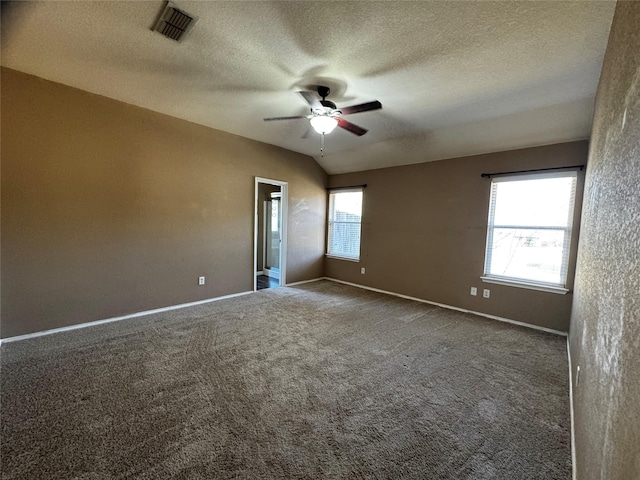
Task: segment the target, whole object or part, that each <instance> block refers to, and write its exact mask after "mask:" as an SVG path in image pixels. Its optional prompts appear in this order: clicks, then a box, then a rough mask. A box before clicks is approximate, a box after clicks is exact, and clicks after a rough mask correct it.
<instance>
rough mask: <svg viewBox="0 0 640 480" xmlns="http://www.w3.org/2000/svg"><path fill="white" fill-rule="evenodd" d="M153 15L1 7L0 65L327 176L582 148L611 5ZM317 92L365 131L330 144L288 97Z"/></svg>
mask: <svg viewBox="0 0 640 480" xmlns="http://www.w3.org/2000/svg"><path fill="white" fill-rule="evenodd" d="M176 5H177V6H178V7H179V8H182V9H183V10H186V11H187V12H189V13H192V14H194V15H196V16H198V17H199V20H198V22H197V23H196V25H195V27H194V29H193V30H192V31H191V32H190V33H189V35H188V36H187V37H186V38H185V40H184V41H182V42H181V43H176V42H174V41H172V40H169V39H167V38H164V37H162V36H161V35H160V34H158V33H155V32H153V31H151V26H152V25H153V23H154V20H155V19H156V18H157V16H158V14H159V12H160V10H161V9H162V8H163V6H164V2H163V1H129V2H124V1H114V2H98V1H84V2H77V1H76V2H18V3H8V4H7V3H5V2H3V7H2V65H4V66H7V67H9V68H13V69H16V70H20V71H23V72H27V73H31V74H34V75H37V76H39V77H42V78H46V79H49V80H53V81H56V82H60V83H63V84H66V85H71V86H74V87H77V88H80V89H83V90H87V91H89V92H93V93H98V94H101V95H105V96H107V97H111V98H115V99H118V100H121V101H124V102H127V103H130V104H134V105H139V106H141V107H145V108H148V109H151V110H155V111H158V112H162V113H166V114H168V115H172V116H175V117H179V118H183V119H186V120H190V121H192V122H196V123H200V124H203V125H208V126H210V127H213V128H216V129H219V130H224V131H227V132H231V133H234V134H237V135H241V136H244V137H248V138H252V139H256V140H260V141H262V142H266V143H271V144H274V145H278V146H281V147H284V148H287V149H290V150H294V151H297V152H301V153H304V154H307V155H311V156H313V157H314V158H316V160H317V161H318V162H319V163H320V164H321V165H322V166H323V167H324V169H325V170H326V171H327V172H328V173H341V172H349V171H356V170H365V169H370V168H380V167H385V166H391V165H401V164H410V163H417V162H424V161H430V160H439V159H445V158H451V157H457V156H464V155H473V154H478V153H487V152H493V151H500V150H507V149H513V148H520V147H526V146H532V145H543V144H550V143H556V142H562V141H570V140H577V139H583V138H587V137H588V136H589V133H590V130H591V117H592V113H593V101H594V96H595V91H596V87H597V83H598V78H599V74H600V69H601V65H602V58H603V55H604V51H605V48H606V42H607V37H608V33H609V28H610V25H611V19H612V16H613V10H614V7H615V2H614V1H598V2H597V1H586V0H585V1H573V2H560V1H549V2H531V1H523V2H520V1H499V2H489V1H476V2H462V1H439V2H427V1H423V2H417V1H414V2H393V1H385V2H368V1H366V2H364V1H361V2H337V1H332V2H329V1H317V2H314V1H287V2H273V1H251V2H249V1H230V2H221V1H211V2H201V1H200V2H190V1H177V2H176ZM318 84H322V85H327V86H329V87H331V89H332V94H331V95H330V97H329V99H330V100H333V101H334V102H335V103H337V104H338V106H339V107H340V106H348V105H352V104H356V103H361V102H367V101H371V100H376V99H377V100H379V101H380V102H382V105H383V109H382V110H377V111H373V112H366V113H359V114H354V115H350V116H348V117H346V118H347V119H348V120H350V121H351V122H353V123H356V124H357V125H360V126H362V127H364V128H367V129H369V133H367V134H366V135H364V136H362V137H357V136H355V135H353V134H351V133H349V132H346V131H344V130H340V129H337V130H336V131H335V132H334V133H332V134H330V135H328V136H327V138H326V143H325V155H324V157H320V137H319V135H317V134H316V133H313V132H308V129H309V126H308V122H307V121H306V120H292V121H281V122H263V121H262V119H263V118H264V117H272V116H289V115H306V114H307V113H308V106H307V104H306V103H305V102H304V100H303V99H302V98H301V97H300V96H299V95H297V94H296V93H295V92H296V91H297V90H300V89H302V88H304V87H306V86H308V85H318Z"/></svg>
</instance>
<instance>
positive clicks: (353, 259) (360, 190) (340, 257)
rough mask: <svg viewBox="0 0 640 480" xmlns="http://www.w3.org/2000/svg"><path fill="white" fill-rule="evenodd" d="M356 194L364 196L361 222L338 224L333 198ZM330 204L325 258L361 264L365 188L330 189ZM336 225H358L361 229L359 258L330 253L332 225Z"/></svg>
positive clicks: (341, 222) (328, 204) (342, 222)
mask: <svg viewBox="0 0 640 480" xmlns="http://www.w3.org/2000/svg"><path fill="white" fill-rule="evenodd" d="M354 192H358V193H360V194H361V196H362V200H361V207H360V221H359V222H346V221H338V222H336V221H335V220H333V218H332V217H333V215H334V212H333V211H332V205H333V202H332V200H331V198H332V196H335V195H340V194H343V193H354ZM328 194H329V196H328V202H327V247H326V252H325V256H326V257H328V258H335V259H338V260H347V261H350V262H360V257H361V255H362V215H363V212H364V188H363V187H353V188H339V189H335V190H331V189H329V191H328ZM335 223H340V224H346V223H348V224H358V225H359V227H360V235H359V242H358V255H357V256H351V255H344V254H340V253H333V252H330V251H329V249H330V248H331V243H332V242H331V233H332V228H331V227H332V225H333V224H335Z"/></svg>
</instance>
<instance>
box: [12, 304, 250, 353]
mask: <svg viewBox="0 0 640 480" xmlns="http://www.w3.org/2000/svg"><path fill="white" fill-rule="evenodd" d="M249 293H254V292H253V291H247V292H240V293H232V294H230V295H223V296H221V297H214V298H208V299H206V300H198V301H197V302H189V303H181V304H179V305H171V306H169V307H163V308H155V309H153V310H145V311H142V312H136V313H130V314H129V315H123V316H121V317H113V318H107V319H104V320H95V321H93V322H85V323H78V324H77V325H69V326H67V327H60V328H53V329H51V330H43V331H41V332H34V333H27V334H25V335H16V336H15V337H7V338H2V339H0V344H2V343H10V342H19V341H21V340H27V339H29V338H36V337H42V336H44V335H53V334H54V333H60V332H69V331H71V330H77V329H79V328H87V327H95V326H97V325H103V324H105V323H112V322H119V321H121V320H128V319H131V318H136V317H144V316H145V315H153V314H154V313H162V312H168V311H171V310H178V309H180V308H187V307H194V306H196V305H202V304H205V303H211V302H217V301H218V300H226V299H228V298H234V297H241V296H243V295H247V294H249Z"/></svg>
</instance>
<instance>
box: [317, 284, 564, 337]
mask: <svg viewBox="0 0 640 480" xmlns="http://www.w3.org/2000/svg"><path fill="white" fill-rule="evenodd" d="M325 280H330V281H332V282H337V283H343V284H345V285H351V286H352V287H358V288H364V289H365V290H371V291H372V292H378V293H385V294H387V295H393V296H394V297H400V298H406V299H407V300H413V301H415V302H421V303H428V304H429V305H435V306H437V307H442V308H448V309H449V310H455V311H457V312H463V313H470V314H472V315H479V316H481V317H485V318H490V319H492V320H498V321H499V322H505V323H511V324H513V325H518V326H520V327H526V328H532V329H534V330H539V331H542V332H546V333H553V334H554V335H560V336H563V337H566V336H567V332H561V331H560V330H554V329H552V328H546V327H540V326H538V325H532V324H530V323H525V322H519V321H518V320H511V319H510V318H504V317H498V316H496V315H490V314H488V313H482V312H475V311H473V310H467V309H466V308H460V307H454V306H453V305H447V304H444V303H438V302H432V301H430V300H424V299H423V298H417V297H410V296H409V295H403V294H402V293H395V292H389V291H387V290H381V289H379V288H373V287H367V286H365V285H360V284H358V283H351V282H345V281H344V280H337V279H335V278H331V277H325Z"/></svg>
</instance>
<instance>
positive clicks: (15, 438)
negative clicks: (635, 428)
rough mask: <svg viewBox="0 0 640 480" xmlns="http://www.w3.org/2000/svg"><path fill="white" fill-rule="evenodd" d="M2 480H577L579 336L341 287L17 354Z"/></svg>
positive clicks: (276, 292)
mask: <svg viewBox="0 0 640 480" xmlns="http://www.w3.org/2000/svg"><path fill="white" fill-rule="evenodd" d="M1 360H2V364H1V367H2V370H1V381H2V382H1V387H2V390H1V402H2V403H1V409H2V410H1V427H2V439H1V452H0V453H1V462H2V463H1V466H2V467H1V468H2V478H3V479H30V480H32V479H72V478H73V479H92V480H93V479H124V478H135V479H168V478H179V479H280V478H282V479H288V478H291V479H360V478H362V479H364V478H367V479H494V478H495V479H509V480H514V479H544V480H551V479H569V478H571V458H570V457H571V455H570V419H569V403H568V379H567V377H568V371H567V359H566V350H565V338H563V337H559V336H554V335H550V334H545V333H539V332H536V331H533V330H530V329H525V328H520V327H517V326H512V325H509V324H505V323H500V322H497V321H493V320H489V319H485V318H482V317H477V316H473V315H468V314H463V313H457V312H455V311H450V310H445V309H441V308H438V307H434V306H430V305H426V304H421V303H417V302H412V301H409V300H404V299H400V298H396V297H391V296H387V295H383V294H378V293H374V292H369V291H366V290H362V289H357V288H353V287H349V286H345V285H341V284H337V283H334V282H329V281H320V282H314V283H308V284H304V285H300V286H297V287H287V288H278V289H270V290H264V291H260V292H258V293H254V294H250V295H246V296H243V297H238V298H235V299H228V300H222V301H218V302H214V303H210V304H206V305H201V306H197V307H191V308H185V309H180V310H175V311H171V312H168V313H164V314H157V315H152V316H147V317H140V318H137V319H132V320H126V321H121V322H116V323H111V324H105V325H101V326H96V327H92V328H86V329H81V330H75V331H71V332H66V333H59V334H55V335H49V336H45V337H40V338H36V339H31V340H25V341H21V342H14V343H8V344H3V346H2V359H1Z"/></svg>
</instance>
